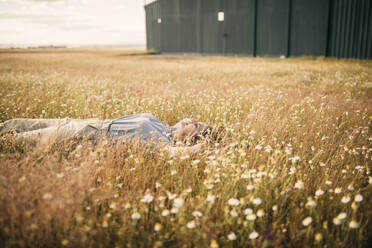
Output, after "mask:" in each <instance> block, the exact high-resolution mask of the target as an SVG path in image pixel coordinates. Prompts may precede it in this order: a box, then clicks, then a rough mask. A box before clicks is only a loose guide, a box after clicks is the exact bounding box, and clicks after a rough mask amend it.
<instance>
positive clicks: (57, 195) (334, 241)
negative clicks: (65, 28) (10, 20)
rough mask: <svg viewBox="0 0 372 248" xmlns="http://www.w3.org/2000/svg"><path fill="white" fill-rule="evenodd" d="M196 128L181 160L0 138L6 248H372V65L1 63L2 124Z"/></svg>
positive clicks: (186, 59)
mask: <svg viewBox="0 0 372 248" xmlns="http://www.w3.org/2000/svg"><path fill="white" fill-rule="evenodd" d="M133 113H152V114H153V115H155V116H157V117H158V118H159V119H160V120H162V121H163V122H165V123H167V124H168V125H174V124H175V123H176V122H178V121H179V120H181V119H183V118H195V119H196V120H199V121H203V122H205V123H208V124H210V125H212V126H214V127H216V128H217V127H224V129H225V130H226V135H225V137H224V138H223V139H222V140H220V141H219V142H212V141H211V142H208V144H207V145H205V146H204V148H203V149H202V150H201V151H200V152H199V153H197V154H181V155H177V156H171V154H169V153H167V152H166V151H155V152H153V151H149V150H146V149H140V148H136V147H132V146H129V145H126V144H119V145H112V144H110V143H107V142H101V143H98V144H94V145H93V144H90V143H87V142H84V141H81V142H80V143H79V144H72V143H63V144H50V145H49V146H46V147H45V146H38V145H35V144H29V143H28V142H26V141H25V140H22V139H19V138H17V136H16V135H14V134H8V135H3V136H0V246H1V247H214V248H216V247H371V244H372V207H371V206H372V175H371V174H370V173H371V169H372V61H362V60H336V59H328V58H327V59H326V58H311V57H307V58H292V59H279V58H243V57H209V56H179V55H156V54H146V52H145V50H144V48H142V47H131V48H70V49H55V50H52V49H50V50H48V49H18V50H17V49H13V50H0V122H4V121H6V120H9V119H12V118H65V117H70V118H80V119H84V118H101V119H113V118H118V117H121V116H124V115H128V114H133Z"/></svg>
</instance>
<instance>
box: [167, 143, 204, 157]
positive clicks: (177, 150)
mask: <svg viewBox="0 0 372 248" xmlns="http://www.w3.org/2000/svg"><path fill="white" fill-rule="evenodd" d="M202 146H203V144H202V143H199V144H196V145H193V146H187V147H169V148H168V151H169V153H170V154H171V156H172V157H173V156H177V155H181V154H196V153H198V152H199V151H200V150H201V148H202Z"/></svg>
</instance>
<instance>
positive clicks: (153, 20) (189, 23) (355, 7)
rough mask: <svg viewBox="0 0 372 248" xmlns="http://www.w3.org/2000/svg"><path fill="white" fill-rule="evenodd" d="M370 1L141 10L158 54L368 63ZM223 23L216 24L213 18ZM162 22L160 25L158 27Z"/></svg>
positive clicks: (186, 0)
mask: <svg viewBox="0 0 372 248" xmlns="http://www.w3.org/2000/svg"><path fill="white" fill-rule="evenodd" d="M371 2H372V0H158V1H156V2H153V3H150V4H148V5H146V6H145V10H146V32H147V47H148V49H155V50H157V51H159V52H170V53H205V54H228V55H234V54H236V55H248V56H270V57H277V56H286V57H290V56H304V55H306V56H330V57H338V58H364V59H372V51H371V47H372V45H371V44H372V3H371ZM219 11H223V12H224V13H225V21H223V22H218V21H217V13H218V12H219ZM158 18H161V23H158Z"/></svg>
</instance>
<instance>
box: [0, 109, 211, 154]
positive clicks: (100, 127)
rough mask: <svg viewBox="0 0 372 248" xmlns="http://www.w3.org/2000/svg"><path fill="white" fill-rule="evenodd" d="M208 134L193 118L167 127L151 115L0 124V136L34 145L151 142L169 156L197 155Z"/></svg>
mask: <svg viewBox="0 0 372 248" xmlns="http://www.w3.org/2000/svg"><path fill="white" fill-rule="evenodd" d="M211 131H212V128H211V127H210V126H208V125H206V124H205V123H202V122H197V121H196V120H194V119H183V120H181V121H180V122H178V123H177V124H176V125H174V126H172V127H168V126H167V125H165V124H164V123H163V122H162V121H160V120H159V119H158V118H156V117H155V116H153V115H151V114H134V115H127V116H124V117H121V118H119V119H115V120H99V119H87V120H80V119H70V118H65V119H12V120H8V121H5V122H4V123H2V124H0V135H2V134H6V133H11V132H16V133H17V136H19V137H23V138H24V139H26V140H29V141H33V142H36V143H37V144H51V143H53V142H60V141H66V140H81V139H87V140H90V141H98V140H100V139H104V138H110V139H113V140H119V139H123V140H127V141H130V142H132V141H140V142H142V141H146V143H151V144H154V143H155V144H159V145H161V146H163V147H168V148H169V150H170V152H171V153H178V152H190V153H196V152H198V151H199V150H200V147H201V144H197V141H198V140H199V139H201V138H202V137H203V136H206V135H207V134H208V133H211ZM176 142H182V143H184V144H186V145H187V147H175V143H176Z"/></svg>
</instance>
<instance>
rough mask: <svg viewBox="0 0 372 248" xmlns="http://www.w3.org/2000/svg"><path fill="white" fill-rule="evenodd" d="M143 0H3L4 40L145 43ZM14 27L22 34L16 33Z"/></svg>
mask: <svg viewBox="0 0 372 248" xmlns="http://www.w3.org/2000/svg"><path fill="white" fill-rule="evenodd" d="M142 3H143V1H142V0H89V1H87V0H49V1H47V0H0V20H1V23H0V43H21V42H25V41H26V42H29V41H32V42H33V43H35V42H37V41H38V40H40V43H43V44H44V43H45V42H46V39H45V38H42V37H45V35H47V36H48V39H47V40H48V42H52V43H58V44H60V43H61V41H63V42H64V43H80V44H86V43H91V40H90V39H92V37H94V40H95V42H99V43H102V42H103V43H108V44H113V43H117V42H119V43H122V44H136V43H137V44H144V43H145V24H144V21H145V20H144V18H145V17H144V10H143V6H142ZM14 30H17V31H18V32H20V33H21V34H19V35H14ZM22 34H23V36H22Z"/></svg>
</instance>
